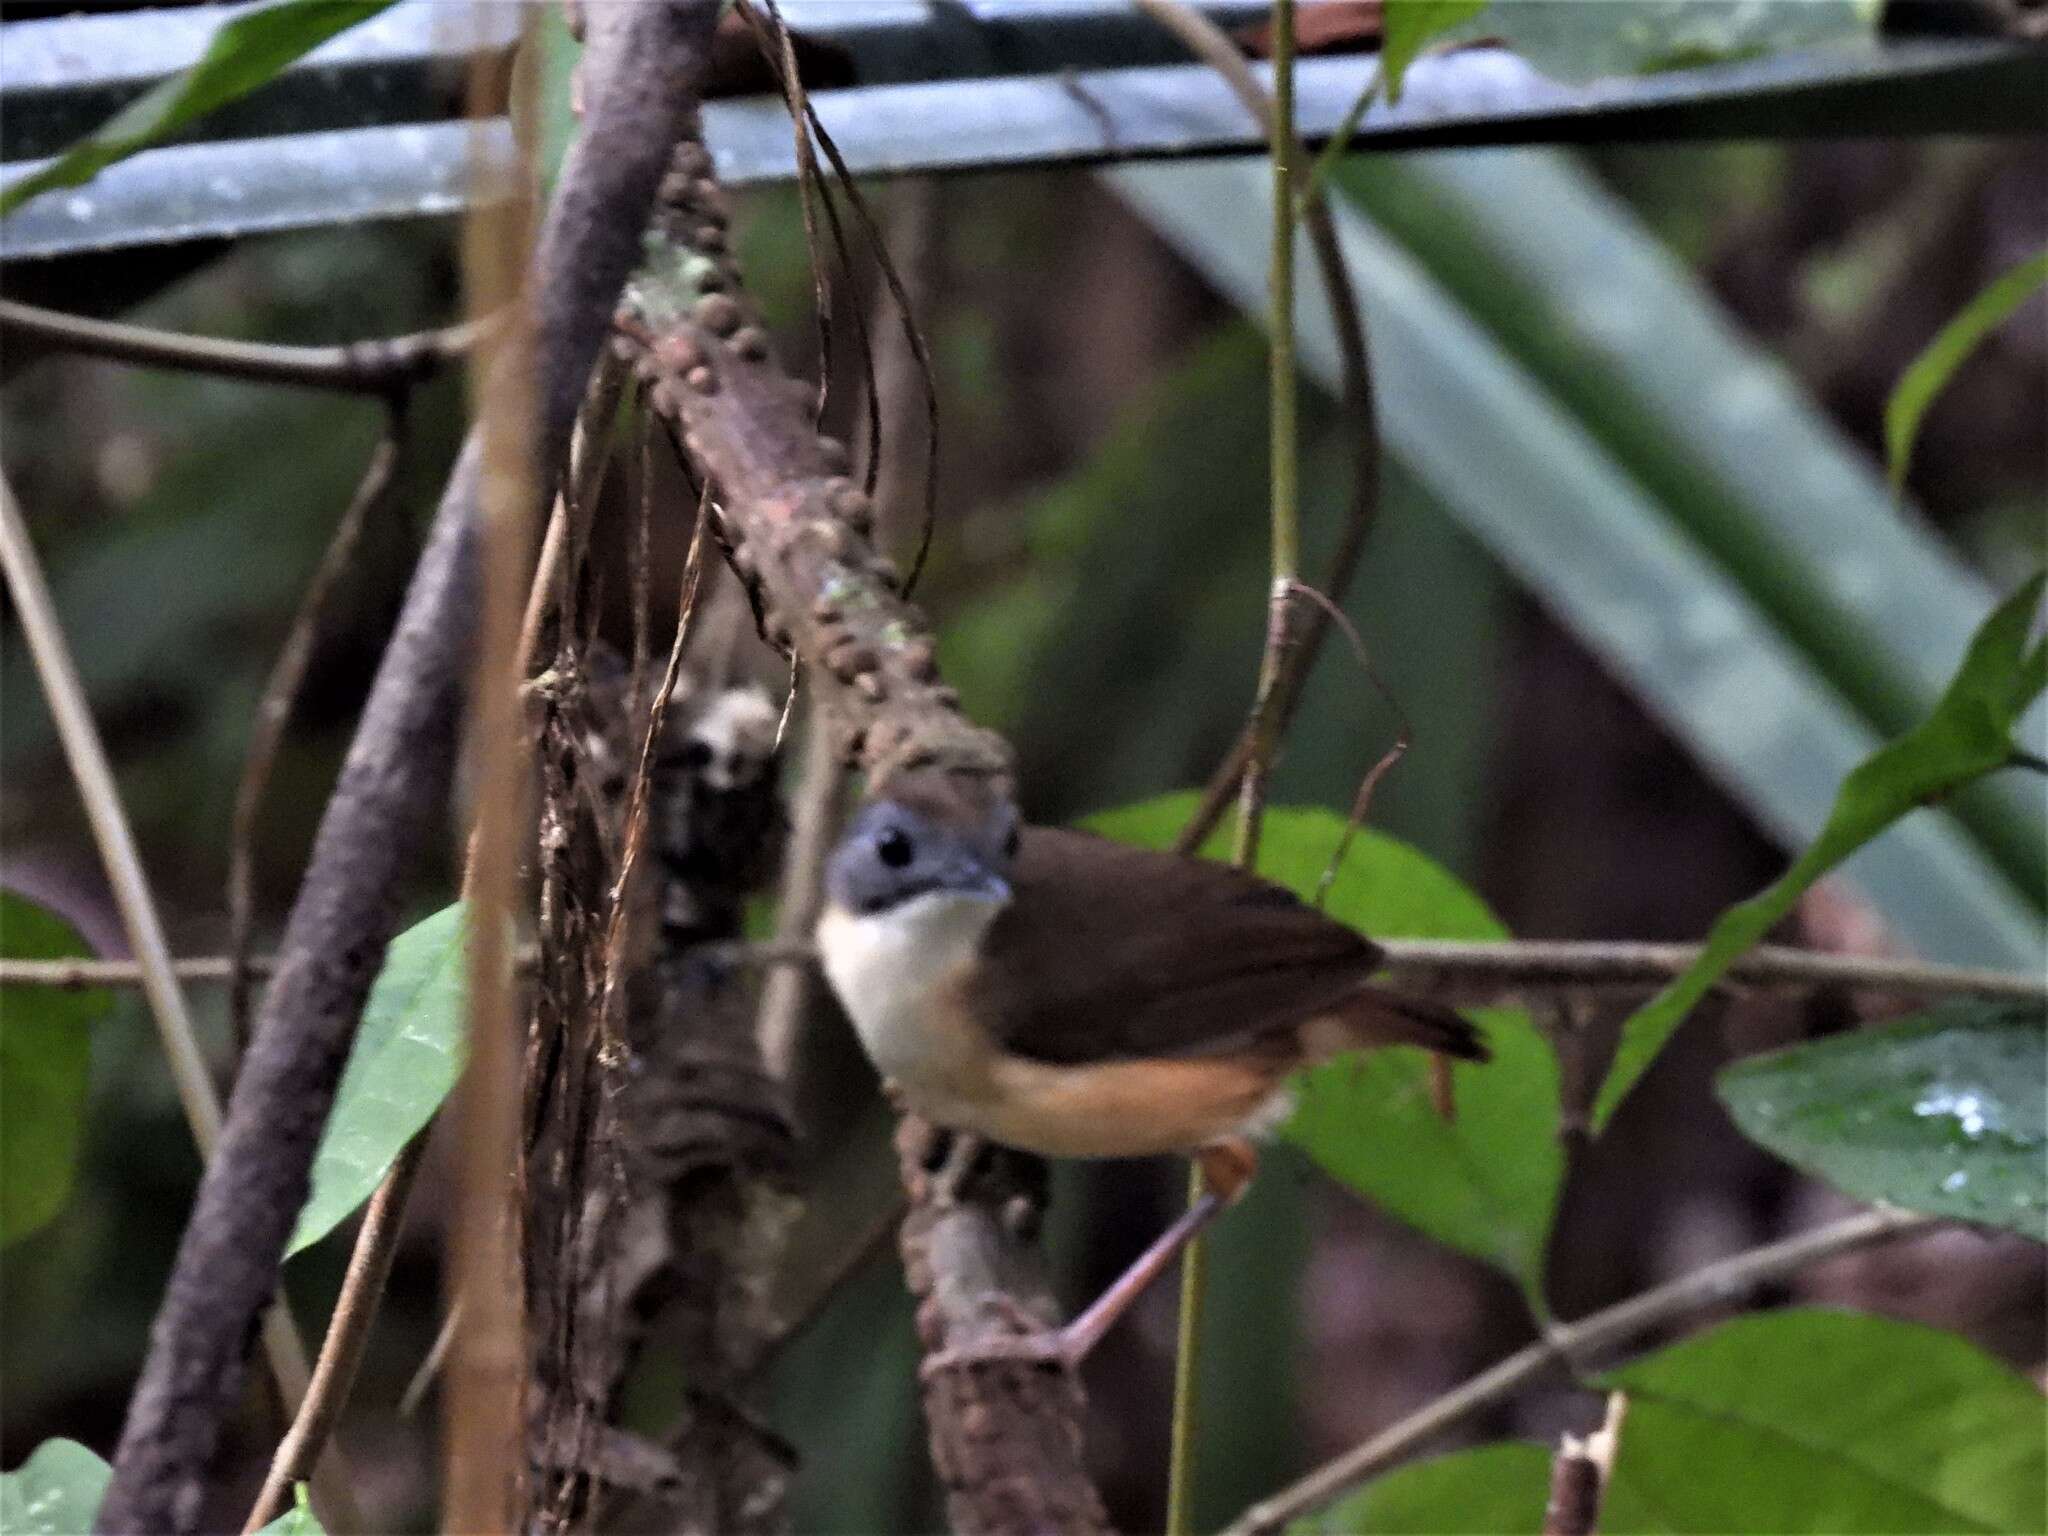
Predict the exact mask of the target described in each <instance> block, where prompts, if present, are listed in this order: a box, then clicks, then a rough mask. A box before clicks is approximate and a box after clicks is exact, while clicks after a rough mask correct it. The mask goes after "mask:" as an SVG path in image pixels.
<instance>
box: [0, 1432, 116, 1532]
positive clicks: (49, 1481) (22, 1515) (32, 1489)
mask: <svg viewBox="0 0 2048 1536" xmlns="http://www.w3.org/2000/svg"><path fill="white" fill-rule="evenodd" d="M111 1475H112V1473H111V1472H110V1470H109V1469H108V1467H107V1464H106V1463H105V1462H104V1461H101V1460H100V1459H99V1457H98V1456H96V1455H94V1454H93V1453H92V1452H91V1451H89V1450H87V1449H86V1448H85V1447H84V1446H82V1445H80V1444H79V1443H78V1442H77V1441H76V1440H45V1441H44V1442H43V1443H42V1444H41V1445H39V1446H37V1447H36V1448H35V1451H34V1453H33V1454H32V1455H30V1457H29V1459H28V1460H27V1461H25V1462H23V1463H22V1464H21V1465H20V1466H18V1467H16V1468H15V1469H14V1470H13V1471H12V1472H8V1473H6V1474H4V1475H0V1531H5V1532H7V1533H8V1536H84V1533H85V1532H87V1531H90V1530H91V1529H92V1517H93V1516H94V1515H95V1514H97V1513H98V1512H99V1507H100V1500H101V1499H102V1498H104V1497H105V1496H106V1492H107V1479H108V1478H109V1477H110V1476H111Z"/></svg>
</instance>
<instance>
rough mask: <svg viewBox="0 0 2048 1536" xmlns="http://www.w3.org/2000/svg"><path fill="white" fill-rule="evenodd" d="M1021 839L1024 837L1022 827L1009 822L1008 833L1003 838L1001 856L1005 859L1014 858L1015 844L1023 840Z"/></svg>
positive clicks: (1015, 855)
mask: <svg viewBox="0 0 2048 1536" xmlns="http://www.w3.org/2000/svg"><path fill="white" fill-rule="evenodd" d="M1023 840H1024V837H1023V831H1022V829H1021V828H1020V827H1019V826H1018V825H1017V824H1016V823H1015V822H1011V823H1010V835H1009V836H1008V837H1006V838H1004V839H1003V857H1004V858H1006V859H1014V858H1016V857H1017V846H1018V844H1020V843H1021V842H1023Z"/></svg>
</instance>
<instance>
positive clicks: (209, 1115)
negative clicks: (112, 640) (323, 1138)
mask: <svg viewBox="0 0 2048 1536" xmlns="http://www.w3.org/2000/svg"><path fill="white" fill-rule="evenodd" d="M0 567H4V569H5V573H6V580H7V591H8V595H9V596H10V597H12V598H13V600H14V611H15V614H16V616H17V618H18V619H19V622H20V624H21V629H22V634H23V636H24V637H25V638H26V639H27V641H28V647H29V654H30V655H31V656H32V657H33V658H34V660H35V666H36V672H37V675H38V676H39V677H40V678H41V680H42V684H43V691H44V694H45V695H46V696H47V698H48V700H49V705H50V714H51V717H52V718H53V719H54V720H55V721H56V725H57V735H58V737H59V739H60V740H61V741H62V743H63V746H64V755H65V760H66V761H67V762H68V763H69V765H70V768H71V777H72V782H73V783H75V784H76V785H77V786H78V796H79V799H80V800H81V801H82V802H83V803H84V805H85V814H86V819H87V820H88V821H89V822H90V823H91V824H92V832H93V839H94V841H95V842H97V843H98V844H99V850H100V860H101V862H102V864H103V865H104V866H105V868H106V874H107V883H108V885H109V886H111V887H112V889H113V893H114V904H115V906H116V907H117V908H118V909H119V910H120V914H121V924H122V926H123V927H124V928H125V929H126V930H127V935H128V944H129V947H130V948H131V949H132V950H134V952H135V955H136V961H135V965H136V968H137V971H138V973H139V981H140V985H141V987H142V991H143V995H144V996H145V997H147V998H148V1000H149V1009H150V1014H151V1016H152V1017H153V1018H154V1019H155V1020H156V1026H157V1033H158V1035H159V1037H160V1038H161V1039H162V1041H163V1047H164V1055H165V1057H166V1058H167V1059H168V1061H169V1063H170V1068H171V1079H172V1081H173V1082H174V1083H175V1084H176V1086H177V1090H178V1098H179V1101H180V1102H181V1103H182V1105H183V1106H184V1110H185V1119H186V1123H187V1124H188V1125H190V1127H191V1129H192V1139H193V1141H194V1142H195V1143H196V1144H197V1145H198V1147H199V1155H200V1157H201V1158H202V1159H203V1160H204V1161H206V1162H207V1163H209V1164H211V1163H212V1162H213V1161H214V1152H215V1149H216V1147H217V1146H218V1145H219V1142H220V1135H221V1109H220V1099H219V1097H218V1095H216V1093H215V1092H214V1087H213V1078H212V1075H211V1074H210V1073H209V1072H208V1070H207V1066H206V1057H205V1054H204V1053H203V1052H202V1051H201V1050H200V1048H199V1039H198V1036H197V1035H196V1034H195V1033H194V1031H193V1028H192V1016H191V1013H190V1012H189V1011H188V1010H187V1008H186V1006H185V994H184V990H183V988H181V987H180V986H179V984H178V978H177V974H176V972H175V971H174V970H173V968H172V964H171V951H170V945H169V943H168V942H167V941H166V940H165V938H164V927H163V918H162V917H161V915H160V914H159V913H158V911H157V905H156V897H155V895H154V893H153V892H152V891H151V889H150V885H149V877H148V875H147V874H145V873H144V872H143V868H142V856H141V854H140V853H139V852H138V851H137V849H136V846H135V834H134V832H133V831H132V830H131V829H130V827H129V825H128V814H127V812H126V810H124V809H123V807H122V805H121V796H120V791H119V790H118V789H117V788H116V787H115V784H114V774H113V769H112V768H111V767H110V766H109V765H108V763H107V754H106V748H105V747H104V746H102V745H101V743H100V738H99V731H98V729H97V728H96V727H95V726H94V725H93V719H92V710H91V707H90V706H89V705H88V704H87V702H86V697H85V687H84V685H83V684H82V683H81V682H80V681H79V677H78V667H77V664H76V663H75V662H74V661H73V660H72V658H71V647H70V645H69V644H68V643H67V642H66V641H65V638H64V631H63V627H62V625H61V624H60V623H59V621H58V618H57V610H56V605H55V604H54V603H53V602H52V601H51V600H50V589H49V584H48V582H47V581H46V580H45V579H44V577H43V570H42V564H41V562H40V561H38V560H37V559H36V552H35V545H34V544H33V543H32V542H31V541H30V539H29V534H28V525H27V523H26V522H25V521H24V520H23V518H22V515H21V508H20V507H19V506H18V505H17V504H16V502H15V499H14V488H13V486H11V485H10V484H8V482H7V478H6V476H5V475H4V474H0ZM263 1346H264V1353H265V1354H266V1356H267V1357H268V1359H269V1361H270V1370H271V1374H272V1376H273V1377H275V1378H276V1381H277V1389H278V1396H279V1397H280V1398H281V1399H282V1400H283V1402H284V1405H285V1412H287V1413H296V1412H297V1411H298V1407H299V1404H300V1402H301V1401H302V1400H303V1399H304V1397H305V1395H306V1381H307V1366H306V1348H305V1345H304V1344H303V1343H302V1342H301V1341H300V1338H299V1333H298V1329H297V1328H296V1327H295V1326H294V1325H293V1323H292V1319H291V1314H290V1313H289V1311H288V1310H287V1309H286V1307H285V1304H284V1303H283V1301H282V1300H277V1299H273V1300H272V1301H271V1303H270V1305H269V1306H268V1307H267V1308H265V1310H264V1313H263ZM320 1502H321V1504H322V1505H323V1506H324V1512H325V1514H326V1516H327V1518H328V1519H329V1520H333V1521H336V1522H341V1523H345V1525H346V1526H347V1528H348V1529H351V1530H353V1529H358V1528H359V1526H360V1522H359V1521H358V1520H357V1519H356V1516H355V1509H354V1506H353V1504H352V1502H351V1501H350V1500H349V1497H348V1494H347V1491H346V1480H345V1479H342V1478H334V1477H326V1476H323V1477H322V1479H321V1488H320Z"/></svg>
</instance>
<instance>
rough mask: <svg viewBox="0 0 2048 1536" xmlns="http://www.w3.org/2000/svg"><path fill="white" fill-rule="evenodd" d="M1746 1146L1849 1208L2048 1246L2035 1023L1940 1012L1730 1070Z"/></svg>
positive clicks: (2031, 1011)
mask: <svg viewBox="0 0 2048 1536" xmlns="http://www.w3.org/2000/svg"><path fill="white" fill-rule="evenodd" d="M1717 1087H1718V1090H1719V1092H1720V1095H1721V1102H1722V1103H1724V1104H1726V1105H1727V1106H1728V1111H1729V1113H1730V1114H1732V1115H1733V1116H1734V1117H1735V1123H1736V1124H1737V1125H1739V1126H1741V1127H1742V1130H1743V1133H1744V1134H1745V1135H1747V1136H1748V1137H1749V1138H1750V1140H1752V1141H1754V1142H1757V1143H1759V1144H1760V1145H1762V1146H1766V1147H1768V1148H1770V1149H1771V1150H1772V1151H1773V1152H1775V1153H1777V1154H1778V1156H1780V1157H1782V1158H1784V1159H1785V1160H1786V1161H1787V1162H1789V1163H1792V1164H1794V1165H1795V1166H1797V1167H1800V1168H1803V1169H1805V1170H1806V1171H1807V1172H1808V1173H1810V1174H1813V1175H1814V1176H1815V1177H1816V1178H1821V1179H1825V1180H1827V1182H1828V1183H1830V1184H1832V1185H1834V1186H1835V1187H1836V1188H1837V1189H1840V1190H1842V1191H1844V1192H1845V1193H1847V1194H1851V1195H1854V1196H1856V1198H1858V1199H1859V1200H1882V1201H1885V1202H1886V1203H1888V1204H1891V1205H1897V1206H1903V1207H1905V1208H1906V1209H1908V1210H1914V1211H1931V1212H1933V1213H1934V1214H1935V1215H1938V1216H1955V1217H1958V1218H1960V1219H1962V1220H1964V1221H1975V1222H1982V1223H1984V1224H1986V1225H1989V1226H1995V1227H2006V1228H2010V1229H2011V1230H2012V1231H2015V1232H2022V1233H2025V1234H2026V1235H2027V1236H2028V1237H2031V1238H2033V1239H2035V1240H2036V1241H2040V1242H2048V1016H2044V1014H2043V1011H2042V1009H2041V1007H2040V1006H2039V1005H2038V1004H2029V1003H1987V1002H1964V1003H1950V1004H1947V1005H1945V1006H1943V1007H1940V1008H1935V1009H1931V1010H1929V1011H1928V1012H1926V1013H1924V1014H1920V1015H1917V1016H1916V1017H1913V1018H1910V1019H1900V1020H1897V1021H1895V1022H1893V1023H1889V1024H1880V1025H1877V1026H1874V1027H1873V1028H1870V1029H1858V1030H1852V1031H1851V1032H1850V1033H1848V1034H1843V1035H1836V1036H1834V1037H1832V1038H1831V1039H1827V1040H1818V1041H1814V1042H1813V1043H1811V1044H1808V1045H1795V1046H1793V1047H1791V1048H1790V1049H1789V1050H1783V1051H1774V1052H1772V1053H1771V1054H1770V1055H1768V1056H1757V1057H1752V1058H1751V1059H1750V1060H1748V1061H1740V1062H1737V1063H1736V1064H1735V1065H1734V1066H1732V1067H1729V1068H1728V1069H1727V1070H1726V1071H1724V1072H1723V1073H1722V1074H1721V1077H1720V1081H1719V1083H1718V1085H1717Z"/></svg>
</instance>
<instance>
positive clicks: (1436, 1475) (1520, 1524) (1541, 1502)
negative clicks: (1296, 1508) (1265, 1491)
mask: <svg viewBox="0 0 2048 1536" xmlns="http://www.w3.org/2000/svg"><path fill="white" fill-rule="evenodd" d="M1552 1454H1553V1452H1552V1451H1551V1449H1550V1448H1549V1447H1548V1446H1541V1445H1529V1444H1526V1443H1524V1442H1521V1441H1512V1440H1510V1441H1503V1442H1501V1443H1499V1444H1497V1445H1481V1446H1475V1447H1474V1448H1473V1449H1471V1450H1466V1451H1453V1452H1451V1454H1449V1455H1448V1456H1436V1457H1432V1458H1431V1459H1430V1460H1428V1461H1418V1462H1414V1463H1411V1464H1410V1465H1408V1466H1405V1467H1401V1468H1398V1469H1396V1470H1395V1471H1392V1472H1389V1473H1388V1474H1387V1475H1386V1476H1384V1477H1380V1478H1375V1479H1374V1480H1373V1481H1372V1482H1370V1483H1367V1484H1366V1485H1365V1486H1364V1487H1363V1488H1361V1489H1359V1490H1358V1491H1357V1492H1356V1493H1354V1494H1352V1495H1351V1496H1350V1497H1349V1498H1347V1499H1343V1500H1341V1501H1339V1502H1338V1503H1336V1504H1334V1505H1332V1506H1331V1507H1330V1508H1329V1509H1327V1510H1325V1511H1323V1513H1322V1514H1320V1515H1318V1516H1315V1517H1314V1518H1312V1519H1308V1520H1302V1521H1298V1522H1296V1523H1295V1524H1294V1525H1292V1526H1290V1527H1289V1530H1290V1531H1291V1532H1293V1533H1294V1536H1311V1533H1321V1532H1330V1533H1336V1532H1340V1531H1341V1532H1343V1533H1344V1536H1415V1533H1418V1532H1428V1533H1429V1536H1537V1533H1538V1532H1540V1531H1541V1530H1542V1529H1543V1510H1544V1506H1545V1504H1547V1503H1548V1502H1549V1499H1550V1461H1551V1456H1552ZM1600 1528H1601V1529H1602V1530H1603V1531H1606V1532H1608V1533H1609V1536H1620V1533H1622V1532H1633V1531H1668V1530H1670V1529H1672V1527H1671V1526H1669V1525H1667V1524H1665V1523H1664V1522H1663V1521H1662V1520H1661V1519H1659V1518H1658V1516H1657V1515H1656V1514H1655V1513H1653V1512H1652V1511H1651V1509H1650V1508H1649V1507H1648V1506H1647V1505H1646V1504H1645V1503H1644V1502H1643V1501H1642V1500H1640V1499H1638V1498H1637V1497H1636V1496H1635V1495H1634V1494H1633V1493H1632V1492H1631V1491H1630V1490H1629V1489H1626V1488H1621V1487H1615V1488H1610V1489H1609V1490H1608V1491H1607V1496H1606V1498H1604V1499H1603V1500H1602V1501H1601V1507H1600Z"/></svg>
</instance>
